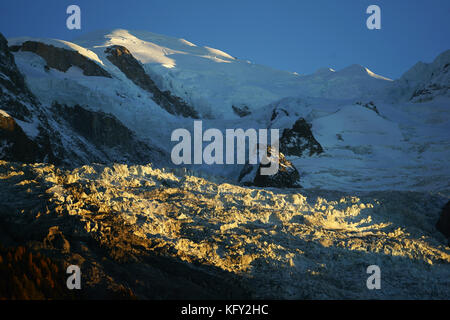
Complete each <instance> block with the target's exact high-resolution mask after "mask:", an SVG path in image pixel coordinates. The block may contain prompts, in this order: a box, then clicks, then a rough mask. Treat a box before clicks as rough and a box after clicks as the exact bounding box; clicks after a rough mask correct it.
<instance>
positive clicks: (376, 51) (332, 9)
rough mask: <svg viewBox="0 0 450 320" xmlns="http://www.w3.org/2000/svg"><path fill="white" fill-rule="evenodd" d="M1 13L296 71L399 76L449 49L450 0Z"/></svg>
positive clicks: (5, 4)
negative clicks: (375, 19) (377, 22)
mask: <svg viewBox="0 0 450 320" xmlns="http://www.w3.org/2000/svg"><path fill="white" fill-rule="evenodd" d="M70 4H77V5H79V6H80V7H81V11H82V29H81V31H71V30H68V29H67V28H66V23H65V21H66V18H67V14H66V8H67V6H68V5H70ZM370 4H377V5H379V6H380V7H381V24H382V29H381V30H368V29H367V28H366V19H367V17H368V15H367V14H366V13H365V12H366V8H367V7H368V6H369V5H370ZM0 15H1V19H0V32H2V33H3V34H4V35H5V36H6V37H7V38H8V37H17V36H33V37H47V38H59V39H64V40H69V41H70V40H72V39H74V38H76V37H77V36H78V35H80V34H81V33H86V32H90V31H94V30H98V29H110V28H124V29H131V30H147V31H152V32H155V33H160V34H165V35H170V36H175V37H182V38H185V39H187V40H189V41H191V42H194V43H196V44H197V45H207V46H211V47H215V48H218V49H222V50H224V51H226V52H228V53H229V54H231V55H233V56H236V57H238V58H241V59H248V60H251V61H252V62H254V63H258V64H264V65H268V66H271V67H274V68H277V69H281V70H287V71H292V72H293V71H296V72H298V73H312V72H314V71H315V70H316V69H318V68H320V67H332V68H335V69H341V68H343V67H346V66H348V65H350V64H353V63H357V64H361V65H364V66H366V67H368V68H369V69H371V70H372V71H374V72H376V73H379V74H382V75H384V76H388V77H391V78H398V77H399V76H400V75H401V74H402V73H403V72H404V71H406V70H407V69H408V68H410V67H411V66H412V65H414V64H415V63H416V62H417V61H419V60H421V61H424V62H430V61H432V60H433V59H434V58H435V57H436V55H438V54H439V53H441V52H442V51H444V50H447V49H450V22H449V21H450V20H449V17H450V1H449V0H370V1H366V0H308V1H304V0H303V1H302V0H272V1H267V0H239V1H237V0H224V1H217V0H145V1H144V0H143V1H138V0H120V1H115V0H109V1H107V0H71V1H66V0H37V1H32V0H27V1H24V0H8V1H6V0H2V1H1V2H0Z"/></svg>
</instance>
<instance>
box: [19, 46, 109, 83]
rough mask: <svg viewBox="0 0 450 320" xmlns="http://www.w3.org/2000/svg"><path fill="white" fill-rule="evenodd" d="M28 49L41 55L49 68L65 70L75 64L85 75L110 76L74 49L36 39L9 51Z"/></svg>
mask: <svg viewBox="0 0 450 320" xmlns="http://www.w3.org/2000/svg"><path fill="white" fill-rule="evenodd" d="M19 50H20V51H29V52H33V53H35V54H37V55H39V56H41V57H42V58H43V59H44V60H45V61H46V62H47V66H48V67H49V68H53V69H57V70H59V71H62V72H66V71H67V70H68V69H69V68H70V67H72V66H76V67H78V68H80V69H81V70H83V74H84V75H85V76H97V77H106V78H111V75H110V74H109V73H108V72H106V71H105V70H104V69H102V68H101V67H100V66H99V65H98V64H96V63H95V62H94V61H92V60H90V59H88V58H86V57H84V56H83V55H81V54H79V53H78V52H76V51H71V50H68V49H64V48H57V47H55V46H52V45H48V44H44V43H41V42H36V41H26V42H24V43H23V44H22V45H20V46H12V47H11V51H19Z"/></svg>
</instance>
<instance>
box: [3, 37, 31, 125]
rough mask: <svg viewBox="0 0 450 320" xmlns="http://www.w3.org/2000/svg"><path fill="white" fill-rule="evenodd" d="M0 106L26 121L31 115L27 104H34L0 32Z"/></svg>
mask: <svg viewBox="0 0 450 320" xmlns="http://www.w3.org/2000/svg"><path fill="white" fill-rule="evenodd" d="M2 74H3V76H0V108H1V109H3V110H5V111H7V112H8V114H10V115H11V116H13V117H15V118H16V119H20V120H22V121H26V119H27V118H29V117H30V116H31V112H30V110H29V108H28V107H27V105H30V104H35V103H36V101H35V98H34V96H33V94H32V93H31V92H30V91H29V90H28V88H27V86H26V84H25V80H24V78H23V76H22V74H21V73H20V72H19V70H18V69H17V66H16V63H15V60H14V56H13V55H12V54H11V52H10V51H9V49H8V42H7V41H6V39H5V38H4V37H3V35H2V34H1V33H0V75H2Z"/></svg>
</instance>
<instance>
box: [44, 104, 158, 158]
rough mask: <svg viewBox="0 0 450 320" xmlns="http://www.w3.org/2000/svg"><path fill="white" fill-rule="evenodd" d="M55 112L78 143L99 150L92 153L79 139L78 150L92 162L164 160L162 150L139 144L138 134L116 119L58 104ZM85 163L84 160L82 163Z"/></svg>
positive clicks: (79, 107)
mask: <svg viewBox="0 0 450 320" xmlns="http://www.w3.org/2000/svg"><path fill="white" fill-rule="evenodd" d="M51 110H52V111H53V113H54V116H55V118H56V119H57V121H59V122H60V123H61V124H62V125H63V126H66V127H67V128H68V129H69V130H71V131H73V132H74V133H75V135H74V139H75V137H77V136H81V137H83V138H84V139H85V140H86V141H87V142H89V143H90V144H92V145H93V146H94V147H95V149H96V151H97V152H96V153H92V151H90V150H89V147H88V146H87V145H86V144H85V143H83V141H82V140H80V139H76V142H77V145H78V147H79V148H80V149H82V150H83V151H84V152H85V154H86V155H87V156H88V159H90V161H88V162H91V161H95V162H99V163H108V162H114V161H124V162H126V163H149V162H152V161H155V160H156V159H160V158H163V157H164V154H163V152H162V151H160V150H159V149H156V148H150V147H149V146H148V145H147V144H146V143H144V142H142V141H139V140H138V139H137V138H136V136H135V135H134V133H133V132H132V131H131V130H130V129H128V128H127V127H126V126H125V125H123V124H122V123H121V122H120V121H119V120H118V119H117V118H116V117H114V116H113V115H110V114H106V113H103V112H100V111H92V110H88V109H85V108H83V107H81V106H78V105H76V106H74V107H68V106H65V105H59V104H57V103H55V104H53V106H52V108H51ZM74 141H75V140H74ZM63 152H64V151H63ZM70 157H71V156H69V155H67V154H65V155H64V156H63V158H70ZM82 162H83V160H82V159H80V163H82Z"/></svg>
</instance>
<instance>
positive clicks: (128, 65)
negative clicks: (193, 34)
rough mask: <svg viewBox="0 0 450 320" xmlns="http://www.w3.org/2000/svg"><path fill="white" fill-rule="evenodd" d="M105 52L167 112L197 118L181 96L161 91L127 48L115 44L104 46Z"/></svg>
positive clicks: (193, 110)
mask: <svg viewBox="0 0 450 320" xmlns="http://www.w3.org/2000/svg"><path fill="white" fill-rule="evenodd" d="M105 52H106V53H107V54H108V55H107V58H108V60H109V61H111V62H112V63H113V64H114V65H115V66H116V67H117V68H119V69H120V71H122V72H123V73H124V74H125V75H126V76H127V77H128V79H130V80H131V81H133V82H134V83H135V84H136V85H137V86H139V87H141V88H142V89H144V90H146V91H148V92H150V93H152V94H153V100H154V101H155V102H156V103H157V104H158V105H159V106H161V107H162V108H163V109H165V110H166V111H167V112H169V113H171V114H174V115H181V116H183V117H186V118H188V117H190V118H194V119H198V118H199V115H198V113H197V111H196V110H195V109H194V108H193V107H191V106H189V105H188V104H186V103H185V102H184V101H183V100H182V99H181V98H179V97H176V96H173V95H172V94H171V93H170V92H169V91H161V90H160V89H159V88H158V87H157V86H156V84H155V82H154V81H153V80H152V79H151V78H150V77H149V75H148V74H147V73H146V72H145V70H144V68H143V67H142V65H141V64H140V63H139V61H137V60H136V59H135V58H134V57H133V55H132V54H131V52H130V51H129V50H128V49H127V48H125V47H123V46H117V45H115V46H111V47H108V48H106V50H105Z"/></svg>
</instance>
